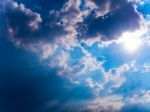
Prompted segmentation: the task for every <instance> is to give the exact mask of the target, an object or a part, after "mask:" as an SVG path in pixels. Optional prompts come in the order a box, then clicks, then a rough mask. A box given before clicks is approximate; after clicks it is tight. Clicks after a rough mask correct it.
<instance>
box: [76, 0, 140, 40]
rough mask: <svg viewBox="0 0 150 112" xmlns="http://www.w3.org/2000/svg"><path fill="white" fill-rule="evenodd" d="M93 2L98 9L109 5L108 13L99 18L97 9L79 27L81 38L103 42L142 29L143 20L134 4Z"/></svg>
mask: <svg viewBox="0 0 150 112" xmlns="http://www.w3.org/2000/svg"><path fill="white" fill-rule="evenodd" d="M93 2H94V3H95V4H96V6H97V7H98V9H101V6H102V5H103V6H105V5H106V4H107V9H108V12H107V13H106V14H104V15H100V16H99V15H97V13H98V11H99V10H97V9H96V10H93V11H92V12H91V13H89V15H88V16H87V17H85V18H84V21H83V22H81V23H80V24H79V25H78V32H79V33H78V35H79V37H80V38H83V39H88V38H94V37H99V38H101V39H102V40H112V39H115V38H117V37H119V36H120V35H121V34H122V33H123V32H125V31H134V30H136V29H138V28H140V24H141V23H140V22H141V19H142V18H141V15H140V14H139V13H138V12H137V11H136V9H135V6H134V4H133V3H132V2H130V1H128V0H118V1H114V0H106V1H105V2H102V1H98V0H93ZM104 8H105V7H104ZM107 9H105V10H107Z"/></svg>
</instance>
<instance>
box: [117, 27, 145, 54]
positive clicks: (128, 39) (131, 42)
mask: <svg viewBox="0 0 150 112" xmlns="http://www.w3.org/2000/svg"><path fill="white" fill-rule="evenodd" d="M144 32H145V30H138V31H135V32H125V33H124V34H123V35H122V36H121V37H120V39H119V41H118V42H119V43H121V44H122V45H123V48H124V49H125V50H126V51H127V52H129V53H134V52H135V51H137V50H138V49H139V48H140V46H141V45H142V44H143V41H142V39H141V36H142V35H143V34H144Z"/></svg>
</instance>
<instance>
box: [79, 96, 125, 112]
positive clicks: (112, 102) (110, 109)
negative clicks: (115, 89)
mask: <svg viewBox="0 0 150 112" xmlns="http://www.w3.org/2000/svg"><path fill="white" fill-rule="evenodd" d="M123 106H124V103H123V97H122V96H117V95H111V96H105V97H98V98H95V99H93V100H91V101H88V102H87V104H86V106H85V107H83V108H82V109H81V112H85V111H86V112H118V111H119V110H120V109H121V108H122V107H123Z"/></svg>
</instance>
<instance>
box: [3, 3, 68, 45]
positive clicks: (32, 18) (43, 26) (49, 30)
mask: <svg viewBox="0 0 150 112" xmlns="http://www.w3.org/2000/svg"><path fill="white" fill-rule="evenodd" d="M5 11H6V12H5V13H4V15H5V18H6V19H5V21H6V24H7V27H8V32H9V34H10V37H12V39H13V40H17V41H21V42H24V43H25V42H37V41H38V40H48V41H51V40H53V39H54V38H55V37H58V36H60V35H61V36H62V35H65V34H67V31H65V28H64V26H63V25H62V24H61V23H59V20H60V18H59V12H57V11H50V12H49V14H48V16H47V17H46V19H45V18H44V19H42V17H41V15H40V14H39V13H36V12H33V11H32V10H30V9H28V8H26V7H25V6H24V5H23V4H18V3H17V2H9V3H7V4H6V6H5Z"/></svg>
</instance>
